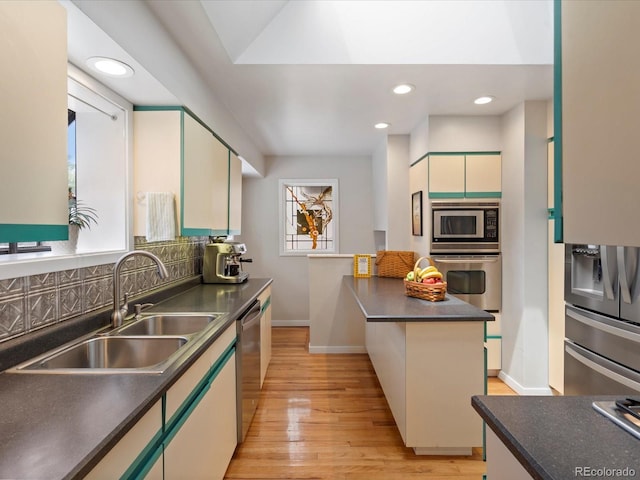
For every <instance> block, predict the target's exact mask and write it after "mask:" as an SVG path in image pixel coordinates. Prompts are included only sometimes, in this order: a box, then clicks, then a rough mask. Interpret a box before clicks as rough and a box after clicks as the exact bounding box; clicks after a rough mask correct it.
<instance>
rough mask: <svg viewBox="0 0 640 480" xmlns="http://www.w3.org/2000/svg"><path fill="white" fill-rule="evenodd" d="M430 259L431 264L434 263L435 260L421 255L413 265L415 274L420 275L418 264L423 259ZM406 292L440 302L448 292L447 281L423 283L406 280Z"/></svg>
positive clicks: (410, 295)
mask: <svg viewBox="0 0 640 480" xmlns="http://www.w3.org/2000/svg"><path fill="white" fill-rule="evenodd" d="M425 259H427V260H429V264H431V265H433V260H431V259H430V258H429V257H420V258H419V259H418V261H417V262H416V263H415V265H414V267H413V274H414V275H415V276H416V278H417V276H418V266H419V265H420V262H421V261H422V260H425ZM404 288H405V293H406V294H407V296H409V297H416V298H421V299H423V300H429V301H430V302H439V301H441V300H444V297H445V295H446V293H447V282H442V283H421V282H413V281H409V280H407V279H406V278H405V280H404Z"/></svg>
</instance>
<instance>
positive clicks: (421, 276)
mask: <svg viewBox="0 0 640 480" xmlns="http://www.w3.org/2000/svg"><path fill="white" fill-rule="evenodd" d="M442 278H443V277H442V273H440V272H439V271H438V269H437V268H436V267H434V266H433V265H430V266H428V267H426V268H422V269H420V268H416V269H415V270H412V271H410V272H409V273H407V276H406V277H405V280H407V281H409V282H418V283H428V284H434V283H442Z"/></svg>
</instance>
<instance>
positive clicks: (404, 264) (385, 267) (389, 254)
mask: <svg viewBox="0 0 640 480" xmlns="http://www.w3.org/2000/svg"><path fill="white" fill-rule="evenodd" d="M414 258H415V254H414V253H413V252H405V251H399V250H398V251H396V250H379V251H378V252H376V266H377V267H378V276H379V277H394V278H404V277H406V276H407V273H408V272H410V271H411V270H412V269H413V261H414V260H413V259H414Z"/></svg>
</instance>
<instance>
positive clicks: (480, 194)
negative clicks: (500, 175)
mask: <svg viewBox="0 0 640 480" xmlns="http://www.w3.org/2000/svg"><path fill="white" fill-rule="evenodd" d="M465 197H467V198H502V192H466V193H465Z"/></svg>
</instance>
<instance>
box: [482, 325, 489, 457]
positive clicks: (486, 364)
mask: <svg viewBox="0 0 640 480" xmlns="http://www.w3.org/2000/svg"><path fill="white" fill-rule="evenodd" d="M484 328H485V332H486V329H487V322H484ZM485 336H486V334H485ZM488 357H489V355H488V353H487V347H484V394H485V395H487V394H488V392H489V376H488V375H487V368H488V367H489V358H488ZM482 460H483V461H485V462H486V461H487V423H486V422H485V421H484V420H483V421H482Z"/></svg>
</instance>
